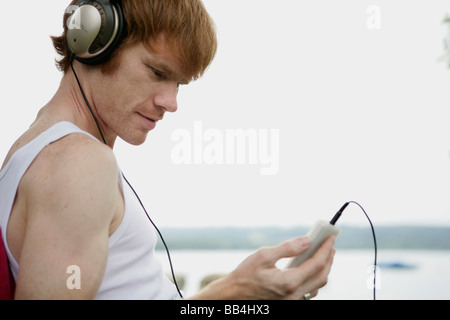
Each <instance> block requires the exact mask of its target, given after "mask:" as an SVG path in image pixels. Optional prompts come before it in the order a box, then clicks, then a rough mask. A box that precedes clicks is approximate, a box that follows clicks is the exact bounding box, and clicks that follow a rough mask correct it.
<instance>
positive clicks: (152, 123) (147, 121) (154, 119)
mask: <svg viewBox="0 0 450 320" xmlns="http://www.w3.org/2000/svg"><path fill="white" fill-rule="evenodd" d="M138 114H139V115H140V116H141V117H142V118H143V119H144V122H145V124H146V126H147V128H148V129H149V130H153V129H154V128H155V126H156V123H157V122H158V121H160V120H161V119H162V118H157V117H152V118H150V117H147V116H144V115H143V114H142V113H138Z"/></svg>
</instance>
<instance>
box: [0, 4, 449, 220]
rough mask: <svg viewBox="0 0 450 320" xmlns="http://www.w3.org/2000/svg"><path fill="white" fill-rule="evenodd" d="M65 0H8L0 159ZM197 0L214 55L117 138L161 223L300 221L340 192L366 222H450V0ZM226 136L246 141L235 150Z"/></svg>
mask: <svg viewBox="0 0 450 320" xmlns="http://www.w3.org/2000/svg"><path fill="white" fill-rule="evenodd" d="M68 2H69V1H61V0H46V1H44V2H36V1H29V0H27V1H24V2H22V3H25V4H26V5H25V6H22V7H18V6H17V3H16V2H14V1H6V2H5V3H3V4H2V9H3V15H2V19H1V20H0V34H1V38H2V46H1V48H2V50H1V59H0V70H1V73H0V88H1V89H0V90H1V98H2V101H1V109H0V110H1V111H0V134H1V139H0V156H1V157H2V158H3V157H4V156H5V155H6V153H7V151H8V149H9V147H10V145H11V144H12V143H13V142H14V140H15V139H16V138H17V137H18V136H19V135H20V134H21V133H22V132H23V131H24V130H26V128H27V127H28V126H29V125H30V124H31V122H32V121H33V120H34V118H35V116H36V114H37V112H38V110H39V108H40V107H42V106H43V105H45V103H46V102H47V101H48V100H49V99H50V98H51V97H52V95H53V94H54V92H55V91H56V89H57V87H58V85H59V80H60V78H61V75H60V73H59V72H58V71H57V70H56V68H55V67H54V59H55V57H56V54H55V53H54V50H53V48H52V45H51V41H50V39H49V36H50V35H55V34H59V33H61V30H62V14H63V12H64V10H65V7H66V6H67V4H68ZM205 5H206V7H207V8H208V10H209V11H210V13H211V15H212V16H213V18H214V20H215V22H216V25H217V30H218V36H219V51H218V55H217V57H216V59H215V61H214V63H213V65H212V66H211V67H210V69H209V70H208V72H207V74H206V75H205V77H204V78H202V79H201V80H199V81H197V82H195V83H193V84H191V85H189V86H187V87H183V88H182V89H181V91H180V94H179V111H178V112H177V113H176V114H170V115H167V116H166V119H165V120H164V121H163V122H162V123H160V124H158V127H157V128H156V130H155V131H154V132H152V133H151V134H150V135H149V139H148V141H147V142H146V143H145V144H144V145H143V146H140V147H132V146H128V145H125V144H124V143H123V142H118V144H117V146H116V154H117V158H118V160H119V164H120V166H121V168H122V170H123V171H124V172H125V174H126V175H127V176H128V178H129V180H130V181H131V182H132V183H133V184H134V185H135V187H136V189H137V191H138V192H139V193H140V195H141V197H142V199H143V201H144V202H145V204H146V205H147V206H148V208H149V209H150V213H151V214H152V216H153V217H154V219H155V220H156V222H157V223H158V224H159V225H160V226H163V227H165V226H224V225H232V226H247V225H274V226H291V225H310V224H312V223H313V222H314V221H315V220H317V219H319V218H324V219H329V218H331V216H332V215H333V214H334V213H335V211H336V210H337V209H339V207H340V206H341V205H342V204H343V203H344V202H345V201H348V200H356V201H359V202H360V203H361V204H362V205H363V206H364V207H365V208H366V210H367V212H368V213H369V215H370V216H371V217H372V219H373V222H374V223H375V224H419V225H423V224H427V225H447V226H450V201H449V195H450V158H449V151H450V117H449V116H450V111H449V103H450V94H449V92H450V69H448V68H447V66H446V63H445V62H439V61H438V59H439V58H440V57H442V56H443V55H444V53H445V51H444V41H445V40H446V39H450V30H449V29H448V28H447V26H446V25H445V24H443V20H444V18H445V15H446V13H449V14H450V4H449V3H448V1H445V0H434V1H433V2H432V3H430V2H427V1H424V0H421V1H418V0H415V1H406V0H397V1H387V0H385V1H381V0H372V1H360V0H348V1H333V0H323V1H298V0H280V1H276V2H274V1H266V0H239V1H238V0H227V1H217V0H205ZM449 41H450V40H449ZM230 133H231V134H234V136H233V135H228V136H227V134H230ZM227 137H228V138H227ZM230 137H234V138H244V139H247V138H248V137H251V138H248V139H247V140H243V141H244V145H243V146H244V148H243V149H235V152H234V154H233V153H232V150H231V148H228V149H227V147H226V146H227V143H228V144H229V143H232V142H233V141H231V140H232V138H230ZM188 139H190V142H188V141H189V140H188ZM188 147H189V148H190V150H191V155H190V156H189V154H188V153H187V148H188ZM180 150H181V151H182V152H181V154H182V157H181V158H180V157H178V158H177V157H176V154H177V151H180ZM174 154H175V155H174ZM179 154H180V153H178V155H179ZM250 155H251V156H252V157H250ZM227 157H228V160H229V161H228V162H227V161H223V162H221V161H220V159H225V160H226V159H227ZM180 159H181V160H180ZM183 159H184V160H183ZM189 159H190V163H191V164H189V161H188V160H189ZM182 160H183V161H182ZM180 162H181V164H180ZM268 167H270V168H271V170H269V173H270V175H262V174H261V173H262V172H263V171H264V168H266V169H267V168H268ZM266 173H267V171H266ZM346 215H347V216H346V218H345V220H344V219H342V223H351V224H361V225H366V221H365V218H364V216H363V215H362V214H361V213H360V212H359V211H358V209H357V208H355V207H354V208H350V209H349V210H348V213H346Z"/></svg>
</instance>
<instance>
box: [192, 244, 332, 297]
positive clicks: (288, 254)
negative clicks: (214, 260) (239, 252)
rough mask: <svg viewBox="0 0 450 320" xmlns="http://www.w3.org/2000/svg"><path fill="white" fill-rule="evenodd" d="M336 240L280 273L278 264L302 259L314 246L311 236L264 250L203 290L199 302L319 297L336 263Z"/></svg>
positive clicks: (199, 295)
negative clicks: (208, 300) (297, 264)
mask: <svg viewBox="0 0 450 320" xmlns="http://www.w3.org/2000/svg"><path fill="white" fill-rule="evenodd" d="M334 241H335V238H334V237H330V238H328V239H327V240H326V241H325V242H324V244H323V245H322V246H321V247H320V249H319V250H318V251H317V252H316V254H315V255H314V256H313V257H312V258H311V259H309V260H307V261H306V262H305V263H303V264H302V265H301V266H299V267H297V268H292V269H287V270H280V269H279V268H277V267H276V265H275V264H276V263H277V261H279V260H280V259H282V258H292V257H295V256H298V255H300V254H302V253H304V252H306V250H308V248H309V246H310V245H311V243H310V240H309V239H308V238H307V237H301V238H297V239H293V240H290V241H286V242H284V243H282V244H280V245H278V246H275V247H268V248H262V249H260V250H258V251H257V252H256V253H255V254H253V255H251V256H250V257H248V258H247V259H246V260H244V262H242V263H241V264H240V265H239V266H238V268H237V269H236V270H234V271H233V272H232V273H231V274H230V275H229V276H227V277H226V278H224V279H222V280H218V281H216V282H214V283H212V284H211V285H210V286H208V287H206V288H205V289H204V290H203V291H201V292H200V293H199V294H198V295H197V296H196V297H194V298H197V299H227V300H228V299H230V300H236V299H243V300H247V299H248V300H259V299H262V300H300V299H303V297H304V296H305V295H306V294H310V295H311V297H315V296H316V295H317V294H318V292H319V289H320V288H322V287H323V286H325V285H326V284H327V281H328V274H329V272H330V269H331V265H332V263H333V257H334V254H335V249H334V248H333V245H334Z"/></svg>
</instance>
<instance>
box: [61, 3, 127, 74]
mask: <svg viewBox="0 0 450 320" xmlns="http://www.w3.org/2000/svg"><path fill="white" fill-rule="evenodd" d="M126 34H127V32H126V23H125V19H124V17H123V11H122V6H121V5H120V1H114V0H111V1H110V0H80V1H78V2H77V3H76V4H75V10H73V12H72V13H71V15H70V16H69V18H68V19H67V45H68V47H69V51H70V52H71V53H72V54H73V55H74V57H75V59H76V60H78V61H80V62H82V63H84V64H88V65H98V64H103V63H105V62H107V61H108V59H109V58H110V57H111V55H112V53H113V51H114V50H115V49H116V48H117V47H118V46H119V45H120V43H121V42H122V40H123V39H124V38H125V37H126Z"/></svg>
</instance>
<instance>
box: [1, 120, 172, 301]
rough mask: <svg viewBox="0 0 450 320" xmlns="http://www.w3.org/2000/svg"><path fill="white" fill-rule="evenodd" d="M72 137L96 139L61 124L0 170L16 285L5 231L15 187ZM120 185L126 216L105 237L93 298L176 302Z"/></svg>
mask: <svg viewBox="0 0 450 320" xmlns="http://www.w3.org/2000/svg"><path fill="white" fill-rule="evenodd" d="M72 133H83V134H86V135H88V136H90V137H92V138H93V139H96V138H95V137H93V136H92V135H90V134H89V133H87V132H85V131H82V130H81V129H80V128H78V127H77V126H75V125H74V124H72V123H70V122H60V123H57V124H55V125H54V126H53V127H51V128H50V129H48V130H46V131H45V132H43V133H42V134H40V135H39V136H38V137H37V138H35V139H34V140H33V141H31V142H30V143H28V144H27V145H25V146H24V147H22V148H20V149H19V150H18V151H17V152H16V153H15V154H14V155H13V156H12V157H11V159H10V160H9V161H8V163H7V164H6V166H5V167H4V169H3V170H2V171H0V228H1V230H3V232H2V236H3V242H4V244H5V248H6V251H7V254H8V259H9V263H10V267H11V271H12V273H13V276H14V278H15V279H16V280H17V274H18V270H19V267H20V266H19V264H18V262H17V261H16V260H15V259H14V257H13V256H12V254H11V251H10V249H9V246H8V242H7V239H6V230H7V226H8V220H9V216H10V214H11V210H12V206H13V203H14V199H15V195H16V192H17V189H18V187H19V183H20V181H21V179H22V177H23V175H24V174H25V172H26V171H27V169H28V167H29V166H30V165H31V163H32V162H33V161H34V159H35V158H36V157H37V156H38V155H39V153H40V152H41V151H42V150H43V149H44V148H45V147H46V146H48V145H49V144H51V143H52V142H55V141H57V140H59V139H61V138H63V137H65V136H67V135H69V134H72ZM119 184H120V187H121V189H122V192H123V196H124V200H125V213H124V217H123V220H122V222H121V224H120V226H119V227H118V229H117V230H116V231H115V232H114V233H113V234H112V235H111V237H110V238H109V254H108V261H107V265H106V271H105V275H104V278H103V282H102V284H101V286H100V289H99V291H98V293H97V296H96V299H97V300H128V299H131V300H172V299H179V296H178V292H177V290H176V288H175V286H174V285H173V284H172V282H170V280H169V279H168V278H167V277H166V276H165V275H164V273H163V268H162V266H161V264H160V262H159V261H158V260H157V259H156V256H155V246H156V241H157V236H156V232H155V230H154V227H153V226H152V225H151V224H150V222H149V221H148V218H147V216H146V215H145V212H144V210H143V209H142V207H141V206H140V204H139V202H138V200H137V198H136V196H135V195H134V193H133V192H132V190H131V189H130V187H129V186H128V184H127V183H126V182H125V181H124V179H123V177H122V174H119ZM69 276H70V274H68V277H69ZM81 285H82V284H81Z"/></svg>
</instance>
